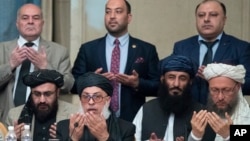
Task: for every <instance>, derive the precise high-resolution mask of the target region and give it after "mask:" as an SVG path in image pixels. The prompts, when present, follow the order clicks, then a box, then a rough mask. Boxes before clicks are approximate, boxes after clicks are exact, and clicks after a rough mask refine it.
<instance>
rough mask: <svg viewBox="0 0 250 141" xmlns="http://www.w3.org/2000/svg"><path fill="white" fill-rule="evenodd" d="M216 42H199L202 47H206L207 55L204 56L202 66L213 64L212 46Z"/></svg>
mask: <svg viewBox="0 0 250 141" xmlns="http://www.w3.org/2000/svg"><path fill="white" fill-rule="evenodd" d="M217 41H218V40H215V41H213V42H206V41H201V42H202V43H203V44H204V45H206V47H207V53H206V54H205V56H204V59H203V62H202V65H204V66H206V65H207V64H210V63H212V62H213V50H212V48H213V46H214V45H215V43H216V42H217Z"/></svg>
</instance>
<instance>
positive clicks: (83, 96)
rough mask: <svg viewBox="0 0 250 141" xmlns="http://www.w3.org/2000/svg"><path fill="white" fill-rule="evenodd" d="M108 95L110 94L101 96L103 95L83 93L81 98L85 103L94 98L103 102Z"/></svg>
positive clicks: (97, 101)
mask: <svg viewBox="0 0 250 141" xmlns="http://www.w3.org/2000/svg"><path fill="white" fill-rule="evenodd" d="M105 97H108V96H101V95H92V96H91V95H87V94H83V95H81V99H82V102H83V103H87V102H89V100H90V99H92V100H93V101H94V102H95V103H99V102H102V100H103V98H105Z"/></svg>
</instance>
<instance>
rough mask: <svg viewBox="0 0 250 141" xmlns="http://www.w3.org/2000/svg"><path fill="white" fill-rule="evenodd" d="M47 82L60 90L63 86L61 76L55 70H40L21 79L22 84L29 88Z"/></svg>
mask: <svg viewBox="0 0 250 141" xmlns="http://www.w3.org/2000/svg"><path fill="white" fill-rule="evenodd" d="M48 82H50V83H54V84H55V85H56V86H57V87H58V88H60V87H62V86H63V84H64V80H63V75H62V74H61V73H59V72H57V71H55V70H48V69H40V70H36V71H34V72H31V73H29V74H27V75H25V76H24V77H23V83H24V84H25V85H27V86H30V87H31V88H34V87H36V86H38V85H41V84H43V83H48Z"/></svg>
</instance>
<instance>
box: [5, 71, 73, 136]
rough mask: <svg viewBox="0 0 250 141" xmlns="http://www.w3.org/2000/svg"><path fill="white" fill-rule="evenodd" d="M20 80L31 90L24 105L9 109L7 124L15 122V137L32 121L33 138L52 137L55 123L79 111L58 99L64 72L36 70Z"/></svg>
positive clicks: (54, 132)
mask: <svg viewBox="0 0 250 141" xmlns="http://www.w3.org/2000/svg"><path fill="white" fill-rule="evenodd" d="M23 83H24V84H25V85H26V86H29V87H30V88H31V94H30V96H29V98H28V101H27V102H26V104H25V105H21V106H18V107H16V108H13V109H11V110H10V111H9V114H8V118H7V121H6V123H7V125H13V124H14V128H15V132H16V135H17V138H18V139H20V137H21V132H22V130H23V129H24V128H23V126H24V124H30V125H31V131H32V134H33V140H34V141H43V140H48V139H49V138H54V137H55V136H56V124H55V123H56V122H58V121H60V120H63V119H67V118H69V117H70V115H71V114H72V113H75V112H77V111H78V108H77V107H76V106H74V105H73V104H70V103H66V102H63V101H60V100H58V97H59V93H60V88H61V87H62V86H63V84H64V80H63V75H62V74H60V73H59V72H57V71H55V70H47V69H44V70H37V71H34V72H32V73H30V74H27V75H25V76H24V78H23Z"/></svg>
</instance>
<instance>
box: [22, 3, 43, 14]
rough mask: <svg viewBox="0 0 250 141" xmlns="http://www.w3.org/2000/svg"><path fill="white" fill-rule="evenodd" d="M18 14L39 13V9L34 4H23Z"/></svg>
mask: <svg viewBox="0 0 250 141" xmlns="http://www.w3.org/2000/svg"><path fill="white" fill-rule="evenodd" d="M20 15H41V10H40V8H39V7H37V6H35V5H31V4H28V5H25V6H23V7H22V8H21V9H20Z"/></svg>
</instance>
